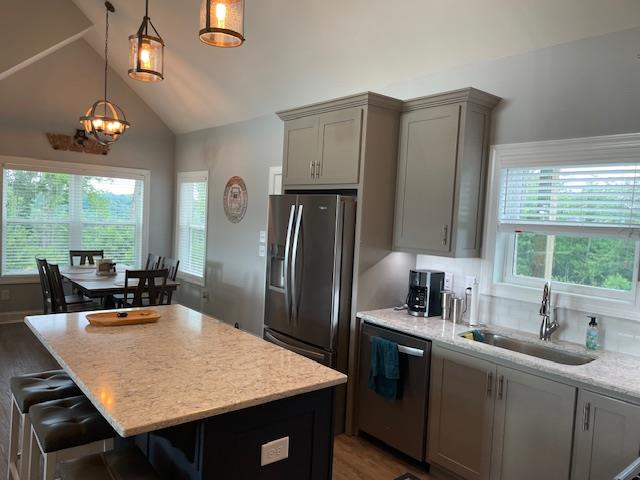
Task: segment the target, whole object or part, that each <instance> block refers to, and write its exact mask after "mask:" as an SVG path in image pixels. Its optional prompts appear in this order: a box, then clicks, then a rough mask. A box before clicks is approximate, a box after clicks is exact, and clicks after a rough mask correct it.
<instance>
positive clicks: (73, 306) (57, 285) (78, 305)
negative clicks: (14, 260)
mask: <svg viewBox="0 0 640 480" xmlns="http://www.w3.org/2000/svg"><path fill="white" fill-rule="evenodd" d="M46 275H47V277H48V279H49V289H50V292H51V311H52V312H53V313H69V312H84V311H87V310H99V309H100V308H101V306H100V304H99V303H97V302H94V301H93V300H91V299H90V298H87V297H84V296H82V295H65V293H64V284H63V283H62V275H61V274H60V268H59V267H58V265H56V264H55V263H48V262H47V263H46Z"/></svg>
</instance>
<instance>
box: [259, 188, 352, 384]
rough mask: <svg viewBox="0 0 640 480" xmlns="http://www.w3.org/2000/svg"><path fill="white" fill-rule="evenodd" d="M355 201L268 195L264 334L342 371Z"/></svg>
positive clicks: (350, 275) (347, 198)
mask: <svg viewBox="0 0 640 480" xmlns="http://www.w3.org/2000/svg"><path fill="white" fill-rule="evenodd" d="M355 216H356V201H355V198H354V197H350V196H344V195H325V194H305V195H271V196H270V197H269V228H268V243H267V248H268V255H267V281H266V295H265V317H264V338H265V340H268V341H270V342H272V343H275V344H277V345H280V346H282V347H284V348H287V349H289V350H291V351H293V352H296V353H299V354H301V355H304V356H306V357H308V358H311V359H313V360H316V361H318V362H320V363H322V364H324V365H327V366H329V367H332V368H335V369H337V370H340V371H342V372H346V371H347V363H348V358H347V356H348V350H349V346H348V343H349V322H350V316H351V281H352V272H353V245H354V234H355Z"/></svg>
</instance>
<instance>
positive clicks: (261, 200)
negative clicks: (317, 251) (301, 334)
mask: <svg viewBox="0 0 640 480" xmlns="http://www.w3.org/2000/svg"><path fill="white" fill-rule="evenodd" d="M638 52H640V29H633V30H627V31H623V32H618V33H615V34H610V35H605V36H602V37H596V38H591V39H586V40H581V41H577V42H573V43H569V44H564V45H559V46H556V47H551V48H546V49H543V50H538V51H535V52H530V53H527V54H523V55H518V56H513V57H506V58H502V59H498V60H494V61H490V62H483V63H479V64H474V65H468V66H465V67H460V68H456V69H452V70H448V71H446V72H443V73H441V74H438V75H430V76H425V77H417V78H413V79H407V81H405V82H402V83H401V84H393V85H389V86H388V87H387V88H385V89H383V90H382V91H381V92H380V93H384V94H387V95H391V96H395V97H397V98H401V99H407V98H413V97H417V96H422V95H428V94H432V93H437V92H442V91H446V90H452V89H456V88H461V87H466V86H474V87H476V88H480V89H483V90H487V91H489V92H491V93H494V94H496V95H499V96H501V97H503V98H504V101H503V102H502V104H501V105H500V106H499V107H498V108H497V110H496V114H495V117H494V122H495V125H494V133H493V135H494V138H493V143H512V142H523V141H535V140H546V139H558V138H570V137H578V136H592V135H605V134H613V133H625V132H637V131H640V115H638V113H637V112H639V111H640V95H638V93H637V90H638V85H640V60H638V59H637V58H636V55H637V54H638ZM336 81H338V80H336ZM369 85H370V80H369V79H366V78H363V79H362V87H361V90H363V91H364V90H367V89H368V88H369ZM344 93H345V94H348V93H349V92H344ZM281 155H282V124H281V122H280V121H279V120H278V119H277V118H276V117H275V116H267V117H260V118H257V119H254V120H251V121H247V122H242V123H238V124H234V125H229V126H224V127H217V128H213V129H209V130H204V131H200V132H195V133H191V134H185V135H179V136H178V139H177V148H176V169H177V171H187V170H200V169H204V168H208V169H209V175H210V189H211V191H210V199H209V206H210V214H209V215H210V216H209V239H208V255H207V256H208V258H207V264H208V282H207V293H208V295H209V299H208V301H206V300H205V301H203V303H202V308H203V310H204V311H205V312H208V313H211V314H213V315H216V316H218V317H219V318H221V319H223V320H226V321H228V322H231V323H233V322H235V321H239V322H240V323H241V325H242V326H243V328H247V329H249V330H250V331H253V332H255V333H260V329H261V326H262V308H263V283H264V280H263V278H264V259H263V258H260V257H258V256H257V246H258V232H259V230H260V229H262V228H264V227H265V225H266V221H267V220H266V213H267V205H266V191H267V182H268V178H267V176H268V167H269V166H272V165H280V164H281ZM232 175H240V176H242V177H244V178H245V181H246V182H247V186H248V189H249V209H248V211H247V217H246V218H245V220H244V221H243V222H242V223H240V224H238V225H232V224H231V223H229V222H227V221H226V219H225V217H224V213H223V211H222V207H221V196H222V190H223V188H224V184H225V182H226V181H227V179H228V178H229V177H230V176H232ZM463 270H464V268H463ZM180 298H181V301H183V302H185V303H187V304H189V305H191V306H194V307H196V308H199V307H200V302H201V299H200V297H199V290H198V289H196V288H183V289H182V292H181V294H180Z"/></svg>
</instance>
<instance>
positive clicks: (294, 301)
mask: <svg viewBox="0 0 640 480" xmlns="http://www.w3.org/2000/svg"><path fill="white" fill-rule="evenodd" d="M301 223H302V205H298V216H297V218H296V229H295V233H294V234H293V249H292V250H293V252H292V253H291V318H293V323H294V325H295V324H297V323H298V286H297V285H296V270H297V269H296V265H297V263H298V247H299V245H300V224H301Z"/></svg>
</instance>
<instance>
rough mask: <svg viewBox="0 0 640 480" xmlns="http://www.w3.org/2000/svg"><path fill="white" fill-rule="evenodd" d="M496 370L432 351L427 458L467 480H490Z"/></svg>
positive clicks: (488, 364)
mask: <svg viewBox="0 0 640 480" xmlns="http://www.w3.org/2000/svg"><path fill="white" fill-rule="evenodd" d="M495 378H496V366H495V365H494V364H492V363H491V362H487V361H484V360H481V359H479V358H475V357H472V356H469V355H464V354H461V353H458V352H453V351H451V350H447V349H444V348H441V347H439V346H437V345H436V346H434V347H433V349H432V356H431V393H430V399H429V400H430V403H429V435H428V441H427V458H428V460H429V462H430V463H433V464H436V465H439V466H441V467H444V468H445V469H447V470H449V471H450V472H453V473H455V474H457V475H459V476H460V477H462V478H464V479H467V480H485V479H488V478H489V468H490V457H491V455H490V453H491V436H492V428H493V427H492V426H493V404H494V395H495Z"/></svg>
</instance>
